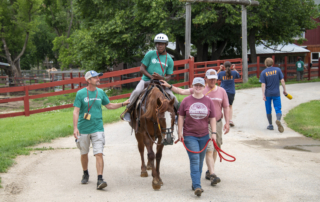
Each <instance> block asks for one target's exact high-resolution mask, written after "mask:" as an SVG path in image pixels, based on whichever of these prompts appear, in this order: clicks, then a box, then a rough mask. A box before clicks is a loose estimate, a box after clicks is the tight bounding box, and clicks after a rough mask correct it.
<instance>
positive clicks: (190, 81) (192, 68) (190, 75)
mask: <svg viewBox="0 0 320 202" xmlns="http://www.w3.org/2000/svg"><path fill="white" fill-rule="evenodd" d="M193 78H194V57H192V58H191V59H189V87H191V85H192V81H193Z"/></svg>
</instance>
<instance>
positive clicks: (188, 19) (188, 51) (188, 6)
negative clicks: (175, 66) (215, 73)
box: [184, 2, 191, 82]
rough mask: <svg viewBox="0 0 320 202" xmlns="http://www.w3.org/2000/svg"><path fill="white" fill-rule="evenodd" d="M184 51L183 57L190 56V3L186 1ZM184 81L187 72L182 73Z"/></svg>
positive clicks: (187, 66)
mask: <svg viewBox="0 0 320 202" xmlns="http://www.w3.org/2000/svg"><path fill="white" fill-rule="evenodd" d="M185 42H186V43H185V48H184V50H185V53H184V59H188V58H189V56H190V49H191V3H190V2H187V3H186V33H185ZM185 69H189V64H186V65H185ZM184 81H185V82H186V81H189V74H188V73H187V72H186V73H184Z"/></svg>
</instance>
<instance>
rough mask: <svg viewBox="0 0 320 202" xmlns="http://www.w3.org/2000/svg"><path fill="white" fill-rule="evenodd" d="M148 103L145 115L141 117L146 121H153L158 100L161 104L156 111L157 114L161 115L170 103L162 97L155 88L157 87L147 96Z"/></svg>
mask: <svg viewBox="0 0 320 202" xmlns="http://www.w3.org/2000/svg"><path fill="white" fill-rule="evenodd" d="M148 97H149V98H148V103H147V111H146V113H145V114H143V115H142V118H147V119H150V118H152V117H153V116H154V117H153V118H154V119H155V118H156V117H155V115H156V113H155V111H156V109H157V107H158V102H157V99H158V98H159V99H160V100H161V102H162V105H161V106H160V108H159V109H158V112H159V113H163V112H165V111H166V110H167V109H168V107H169V105H170V104H169V103H170V101H169V100H168V99H167V98H166V97H165V96H164V95H163V93H162V92H161V91H160V90H159V89H158V88H157V87H154V88H153V89H152V90H151V92H150V94H149V95H148Z"/></svg>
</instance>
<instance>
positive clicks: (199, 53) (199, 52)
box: [197, 41, 203, 62]
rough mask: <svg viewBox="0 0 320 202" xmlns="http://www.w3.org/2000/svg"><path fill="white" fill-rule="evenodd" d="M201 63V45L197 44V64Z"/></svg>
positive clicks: (200, 43)
mask: <svg viewBox="0 0 320 202" xmlns="http://www.w3.org/2000/svg"><path fill="white" fill-rule="evenodd" d="M201 61H203V44H202V42H201V41H200V42H198V43H197V62H201Z"/></svg>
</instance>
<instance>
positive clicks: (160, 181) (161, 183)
mask: <svg viewBox="0 0 320 202" xmlns="http://www.w3.org/2000/svg"><path fill="white" fill-rule="evenodd" d="M159 183H160V185H161V186H163V182H162V179H161V178H160V180H159Z"/></svg>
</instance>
